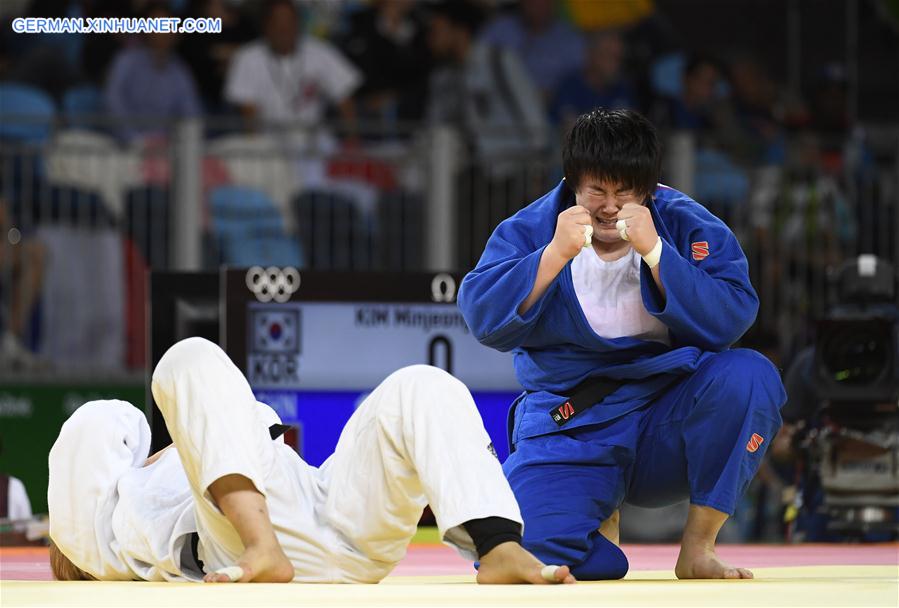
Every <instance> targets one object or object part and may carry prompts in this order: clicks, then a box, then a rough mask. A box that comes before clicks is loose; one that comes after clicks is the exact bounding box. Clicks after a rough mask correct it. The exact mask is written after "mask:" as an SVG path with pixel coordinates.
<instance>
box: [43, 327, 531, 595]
mask: <svg viewBox="0 0 899 608" xmlns="http://www.w3.org/2000/svg"><path fill="white" fill-rule="evenodd" d="M152 390H153V396H154V397H155V399H156V403H157V404H158V405H159V408H160V410H161V411H162V414H163V416H164V417H165V420H166V424H167V426H168V429H169V432H170V434H171V435H172V439H173V442H174V446H173V447H172V448H170V449H168V450H166V451H165V452H163V453H162V455H161V457H160V458H159V459H158V460H157V461H156V462H154V463H152V464H150V465H148V466H143V465H144V462H145V461H146V458H147V455H148V451H149V446H150V429H149V427H148V425H147V422H146V419H145V418H144V415H143V413H142V412H140V411H139V410H138V409H137V408H135V407H134V406H132V405H131V404H129V403H126V402H123V401H92V402H90V403H87V404H85V405H83V406H82V407H81V408H79V409H78V410H76V412H75V413H74V414H73V415H72V416H71V417H70V418H69V420H67V421H66V423H65V424H64V425H63V428H62V430H61V432H60V435H59V438H58V439H57V441H56V443H55V444H54V446H53V448H52V450H51V451H50V457H49V465H50V481H49V489H48V501H49V510H50V536H51V539H52V540H53V542H54V543H55V544H56V545H57V547H58V548H59V550H61V551H62V553H63V554H64V555H65V556H66V557H67V558H68V559H69V560H71V561H72V563H73V564H74V565H76V566H77V567H78V568H80V569H82V570H83V571H85V572H87V573H88V574H90V575H91V576H93V577H94V578H97V579H100V580H133V579H143V580H150V581H164V580H167V581H182V580H202V578H203V571H201V569H200V567H199V565H198V563H197V561H196V560H195V559H194V557H193V555H194V551H192V550H191V542H192V538H193V536H194V534H195V533H196V534H197V535H198V537H199V542H198V543H197V546H196V555H197V557H199V560H200V561H201V562H202V563H203V564H204V569H205V571H206V572H211V571H215V570H218V569H220V568H223V567H228V566H232V565H233V564H235V562H236V560H237V558H238V557H239V556H240V554H241V552H242V550H243V546H242V544H241V541H240V538H239V537H238V535H237V533H236V531H235V530H234V528H233V527H232V526H231V524H230V523H229V522H228V520H227V519H226V518H225V516H224V514H223V513H222V512H221V511H220V510H219V509H218V507H217V506H216V505H215V504H214V503H213V501H212V499H211V497H210V495H209V492H208V491H207V488H208V487H209V485H210V484H211V483H212V482H213V481H215V480H217V479H219V478H221V477H223V476H225V475H230V474H237V475H242V476H244V477H246V478H248V479H249V480H251V481H252V482H253V484H254V485H255V486H256V488H257V489H258V490H259V491H260V492H261V493H262V494H264V495H265V497H266V503H267V505H268V509H269V513H270V517H271V521H272V524H273V527H274V530H275V533H276V536H277V539H278V541H279V542H280V544H281V546H282V548H283V550H284V553H285V554H286V555H287V557H288V558H289V560H290V561H291V563H292V564H293V566H294V570H295V576H294V581H298V582H376V581H379V580H380V579H382V578H383V577H385V576H386V575H387V574H388V573H389V572H390V571H391V570H392V569H393V567H394V566H395V565H396V564H397V562H399V561H400V560H401V559H402V558H403V556H404V555H405V553H406V547H407V545H408V543H409V541H410V540H411V538H412V535H413V534H414V533H415V530H416V525H417V522H418V520H419V518H420V516H421V512H422V509H423V507H424V506H425V505H426V504H430V506H431V508H432V510H433V511H434V515H435V517H436V520H437V525H438V528H439V531H440V535H441V537H442V538H443V540H444V542H446V543H447V544H450V545H452V546H454V547H456V548H457V549H458V550H459V551H460V552H461V553H462V554H463V555H464V556H466V557H468V558H470V559H475V558H476V557H477V556H476V553H475V546H474V543H473V541H472V538H471V536H470V535H469V534H468V532H467V531H466V529H465V528H463V527H462V524H463V523H464V522H468V521H470V520H476V519H481V518H487V517H501V518H505V519H507V520H512V521H514V522H518V523H519V524H520V523H521V515H520V513H519V510H518V505H517V503H516V501H515V498H514V496H513V494H512V492H511V490H510V489H509V485H508V484H507V482H506V480H505V478H504V477H503V473H502V469H501V467H500V463H499V462H498V461H497V459H496V458H495V457H494V456H493V454H492V453H491V450H490V449H489V447H488V446H490V438H489V436H488V435H487V433H486V431H485V430H484V427H483V423H482V421H481V420H480V417H479V415H478V413H477V410H476V408H475V405H474V402H473V400H472V398H471V395H470V393H469V392H468V390H467V389H466V387H465V386H464V385H463V384H462V383H461V382H459V381H458V380H456V379H455V378H453V377H452V376H450V375H449V374H447V373H445V372H443V371H441V370H439V369H436V368H433V367H428V366H423V365H419V366H412V367H407V368H404V369H401V370H399V371H397V372H395V373H394V374H392V375H391V376H389V377H388V378H387V379H386V380H385V381H384V382H383V383H382V384H381V385H380V386H378V387H377V388H376V389H375V390H374V391H373V392H372V393H371V395H370V396H369V397H368V398H367V399H366V400H365V401H364V402H363V403H362V405H360V407H359V408H358V410H357V411H356V412H355V413H354V414H353V416H352V417H351V418H350V420H349V422H348V423H347V425H346V427H345V428H344V430H343V433H342V434H341V436H340V440H339V442H338V445H337V448H336V450H335V452H334V454H333V455H332V456H331V457H330V458H329V459H328V460H327V461H326V462H325V463H324V464H323V465H322V466H321V467H319V468H316V467H312V466H310V465H308V464H306V463H305V462H303V460H302V459H301V458H300V457H299V456H298V455H297V454H296V452H295V451H294V450H293V449H292V448H290V447H289V446H287V445H285V444H284V442H283V440H276V441H272V439H271V437H270V434H269V426H270V425H271V424H273V423H276V422H279V420H278V417H277V415H276V414H275V413H274V411H273V410H272V409H271V408H269V407H267V406H262V405H260V404H258V403H257V402H256V400H255V398H254V396H253V393H252V391H251V389H250V386H249V384H248V383H247V381H246V379H245V378H244V377H243V375H242V374H241V373H240V371H239V370H238V368H237V367H236V366H235V365H234V364H233V363H232V362H231V360H230V359H228V357H227V355H225V353H224V352H223V351H222V350H221V349H220V348H219V347H218V346H216V345H214V344H212V343H211V342H208V341H206V340H203V339H200V338H190V339H187V340H184V341H182V342H179V343H178V344H176V345H174V346H173V347H172V348H171V349H170V350H169V351H168V352H167V353H166V354H165V355H164V356H163V358H162V360H161V361H160V362H159V365H158V366H157V368H156V370H155V372H154V374H153V383H152Z"/></svg>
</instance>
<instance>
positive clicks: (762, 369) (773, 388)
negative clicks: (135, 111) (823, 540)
mask: <svg viewBox="0 0 899 608" xmlns="http://www.w3.org/2000/svg"><path fill="white" fill-rule="evenodd" d="M660 157H661V153H660V146H659V142H658V137H657V134H656V132H655V129H654V127H653V126H652V125H651V123H649V122H648V121H647V120H646V119H645V118H643V117H642V116H640V115H639V114H637V113H635V112H632V111H627V110H624V111H606V110H595V111H593V112H591V113H588V114H585V115H584V116H581V117H580V118H579V119H578V121H577V122H576V124H575V125H574V127H573V129H572V131H571V133H570V134H569V136H568V139H567V141H566V143H565V146H564V149H563V169H564V173H565V179H564V180H563V181H562V182H561V183H560V184H559V185H558V186H556V187H555V188H554V189H553V190H552V191H550V192H548V193H547V194H546V195H545V196H543V197H542V198H540V199H538V200H536V201H534V202H533V203H532V204H530V205H529V206H527V207H525V208H524V209H522V210H521V211H519V212H518V213H516V214H515V215H513V216H512V217H510V218H508V219H506V220H505V221H504V222H502V223H501V224H500V225H499V227H498V228H497V229H496V231H495V232H494V233H493V235H492V236H491V237H490V239H489V241H488V243H487V246H486V249H485V251H484V254H483V256H482V257H481V259H480V261H479V262H478V265H477V267H476V268H475V269H474V270H473V271H471V272H470V273H469V274H468V275H467V276H466V277H465V279H464V281H463V283H462V285H461V288H460V292H459V298H458V301H459V306H460V308H461V310H462V312H463V314H464V316H465V319H466V321H467V323H468V324H469V327H470V328H471V330H472V332H473V333H474V335H475V336H476V337H477V338H478V339H479V340H480V341H481V342H482V343H483V344H486V345H488V346H491V347H493V348H496V349H498V350H502V351H513V352H514V365H515V371H516V374H517V377H518V379H519V381H520V382H521V384H522V386H523V388H524V390H525V392H524V393H523V395H522V396H521V397H520V398H519V399H518V401H517V402H516V404H515V406H514V407H515V409H514V419H513V424H512V432H511V441H512V444H513V447H514V452H513V453H512V454H511V455H510V456H509V458H508V460H507V461H506V462H505V464H504V471H505V473H506V476H507V477H508V479H509V481H510V483H511V485H512V488H513V490H514V492H515V495H516V498H517V499H518V501H519V504H520V506H521V510H522V515H523V517H524V520H525V527H524V544H525V546H526V548H528V549H529V550H530V551H532V552H533V553H534V554H536V555H537V556H538V557H539V558H540V559H541V560H543V561H544V562H546V563H561V564H568V565H570V566H572V567H573V568H572V572H573V573H574V575H575V576H577V577H578V578H579V579H581V580H591V579H593V580H595V579H609V578H620V577H622V576H624V574H625V573H626V572H627V568H628V562H627V559H626V557H625V556H624V554H623V553H622V552H621V550H620V549H619V548H618V546H617V536H618V533H617V516H618V515H617V509H618V508H619V506H620V505H621V503H622V502H624V501H626V502H628V503H630V504H634V505H638V506H642V507H656V506H663V505H668V504H672V503H674V502H677V501H680V500H683V499H686V498H689V500H690V503H691V506H690V512H689V516H688V520H687V523H686V526H685V528H684V536H683V541H682V545H681V552H680V556H679V558H678V561H677V565H676V567H675V572H676V574H677V575H678V577H680V578H751V577H752V574H751V572H749V571H748V570H745V569H743V568H734V567H731V566H729V565H727V564H725V563H723V562H722V561H721V560H719V559H718V558H717V556H716V555H715V552H714V543H715V539H716V537H717V534H718V531H719V530H720V528H721V526H722V525H723V523H724V522H725V520H726V519H727V517H728V516H729V515H732V514H733V512H734V508H735V506H736V504H737V501H738V500H739V498H740V496H741V495H742V494H743V492H744V491H745V490H746V488H747V486H748V484H749V482H750V480H751V479H752V478H753V476H754V475H755V472H756V470H757V469H758V467H759V464H760V463H761V460H762V457H763V455H764V453H765V450H766V448H767V447H768V445H769V444H770V443H771V440H772V439H773V437H774V435H775V434H776V433H777V431H778V429H779V428H780V425H781V417H780V413H779V410H780V407H781V406H782V405H783V403H784V401H785V394H784V389H783V386H782V383H781V380H780V375H779V373H778V371H777V369H776V368H775V367H774V365H772V364H771V362H769V361H768V359H766V358H765V357H763V356H762V355H761V354H759V353H757V352H755V351H752V350H746V349H732V348H731V346H732V345H733V344H734V343H735V342H736V341H737V340H738V339H739V338H740V337H741V336H742V335H743V333H744V332H746V330H747V329H748V328H749V327H750V326H751V325H752V323H753V322H754V320H755V316H756V313H757V311H758V305H759V302H758V297H757V296H756V293H755V291H754V289H753V287H752V285H751V284H750V281H749V276H748V266H747V261H746V258H745V256H744V254H743V252H742V250H741V249H740V245H739V243H738V242H737V239H736V238H735V237H734V235H733V233H732V232H731V231H730V229H729V228H728V227H727V226H726V225H725V224H724V223H723V222H722V221H720V220H719V219H717V218H716V217H715V216H713V215H712V214H711V213H709V212H708V211H707V210H706V209H705V208H704V207H702V206H701V205H700V204H698V203H697V202H695V201H693V200H692V199H691V198H689V197H688V196H687V195H685V194H683V193H681V192H678V191H677V190H674V189H672V188H669V187H667V186H663V185H659V184H658V179H659V175H660V171H659V166H660ZM597 378H598V379H599V380H598V382H601V383H602V382H605V384H606V385H608V386H610V387H611V390H612V392H611V394H608V395H607V396H605V397H604V398H603V399H602V400H601V401H600V402H599V403H596V404H594V403H588V404H587V406H586V407H585V406H584V404H583V403H580V404H577V407H576V408H575V407H573V406H572V404H573V403H574V402H575V401H576V399H575V398H574V397H572V396H571V395H572V391H573V389H574V387H577V386H578V385H581V383H583V382H585V381H587V383H588V384H589V383H590V380H591V379H597ZM574 392H577V391H574ZM600 527H602V531H601V532H600Z"/></svg>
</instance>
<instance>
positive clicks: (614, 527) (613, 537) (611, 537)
mask: <svg viewBox="0 0 899 608" xmlns="http://www.w3.org/2000/svg"><path fill="white" fill-rule="evenodd" d="M620 522H621V513H620V512H619V511H618V510H617V509H616V510H615V512H614V513H612V514H611V515H610V516H609V518H608V519H607V520H605V521H604V522H602V525H601V526H599V533H600V534H602V535H603V536H605V537H606V539H607V540H608V541H609V542H610V543H612V544H613V545H615V546H616V547H617V546H618V545H619V542H618V541H619V538H620V531H619V527H618V524H619V523H620Z"/></svg>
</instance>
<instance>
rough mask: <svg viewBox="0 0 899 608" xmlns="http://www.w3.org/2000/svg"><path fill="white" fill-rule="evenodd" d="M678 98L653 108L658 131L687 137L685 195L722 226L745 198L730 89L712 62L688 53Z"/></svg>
mask: <svg viewBox="0 0 899 608" xmlns="http://www.w3.org/2000/svg"><path fill="white" fill-rule="evenodd" d="M682 79H683V86H682V88H681V93H680V95H678V96H674V97H668V98H665V99H662V100H661V101H660V103H658V104H656V107H655V110H654V114H655V120H656V123H657V124H659V125H660V126H661V127H662V128H667V129H669V130H674V131H688V132H691V134H692V135H693V138H694V142H695V149H696V163H695V166H696V173H695V175H694V181H695V184H694V188H693V192H692V193H691V194H692V195H693V196H695V197H696V198H698V199H700V200H702V201H703V202H704V204H705V205H706V206H707V207H709V208H710V209H711V210H712V212H713V213H715V214H716V215H718V216H719V217H720V218H721V219H723V220H724V221H725V222H730V221H732V220H733V217H734V216H733V213H735V211H736V209H737V208H738V207H740V206H742V205H744V204H745V203H746V202H747V201H748V198H749V176H748V174H747V171H746V168H745V167H743V166H742V165H741V164H740V163H741V162H742V161H744V160H745V155H744V153H743V152H744V149H745V133H744V132H743V131H741V129H740V127H739V125H738V123H737V121H736V118H735V115H734V112H733V106H732V104H731V100H730V98H729V94H730V88H729V86H728V83H727V82H726V81H725V80H724V77H723V72H722V70H721V68H720V67H719V64H718V62H717V61H715V60H714V59H712V58H711V57H708V56H705V55H701V54H694V55H692V56H690V58H689V59H688V60H687V64H686V66H685V68H684V73H683V77H682Z"/></svg>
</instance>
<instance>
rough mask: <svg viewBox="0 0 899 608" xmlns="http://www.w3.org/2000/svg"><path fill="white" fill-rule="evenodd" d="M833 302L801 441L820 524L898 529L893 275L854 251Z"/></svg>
mask: <svg viewBox="0 0 899 608" xmlns="http://www.w3.org/2000/svg"><path fill="white" fill-rule="evenodd" d="M832 298H833V299H834V300H835V301H836V305H835V306H833V307H832V308H831V309H830V313H829V314H828V315H827V317H826V318H824V319H820V320H819V321H818V323H817V332H816V336H817V337H816V341H815V346H814V359H813V361H814V363H813V372H812V381H813V382H814V394H815V397H816V400H817V405H818V407H817V412H816V415H815V416H814V417H813V422H812V423H811V424H809V426H808V428H807V432H806V433H805V435H804V438H803V441H802V445H803V447H804V448H805V451H806V452H807V459H808V464H809V470H810V471H811V472H813V474H816V476H817V480H816V483H815V485H816V486H817V487H819V488H820V489H819V492H820V494H821V497H820V498H821V500H820V501H819V506H818V509H820V510H821V511H822V512H823V513H824V514H825V516H826V521H827V530H828V531H829V532H832V533H836V534H838V535H844V536H859V537H864V536H865V535H868V534H870V533H872V532H873V533H887V534H888V535H895V534H896V533H897V532H899V518H897V513H899V280H897V275H896V270H895V269H894V268H893V266H892V265H891V264H889V263H887V262H885V261H883V260H879V259H877V258H875V257H874V256H872V255H861V256H859V257H858V258H856V259H853V260H850V261H848V262H846V263H844V264H843V265H841V266H840V267H839V268H838V270H837V271H836V272H835V273H834V280H833V281H832Z"/></svg>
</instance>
